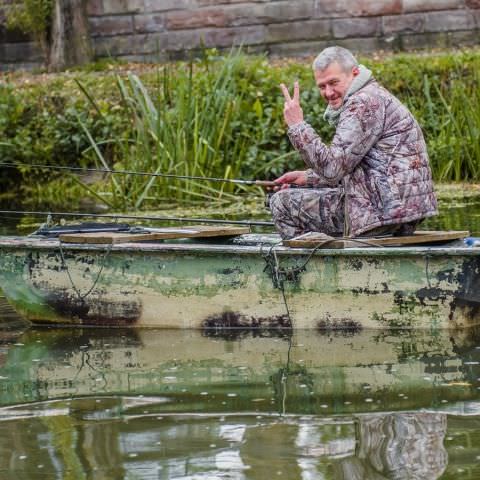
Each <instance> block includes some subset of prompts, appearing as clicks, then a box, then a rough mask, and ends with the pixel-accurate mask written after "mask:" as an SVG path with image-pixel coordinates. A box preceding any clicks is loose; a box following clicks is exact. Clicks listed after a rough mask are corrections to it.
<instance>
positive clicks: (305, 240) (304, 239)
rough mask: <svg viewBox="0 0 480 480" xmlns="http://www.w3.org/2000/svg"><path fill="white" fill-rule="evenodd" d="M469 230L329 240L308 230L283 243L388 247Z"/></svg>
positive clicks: (450, 236)
mask: <svg viewBox="0 0 480 480" xmlns="http://www.w3.org/2000/svg"><path fill="white" fill-rule="evenodd" d="M469 234H470V232H468V231H453V230H452V231H429V230H419V231H417V232H415V233H414V234H413V235H408V236H404V237H371V238H368V237H357V238H355V239H353V238H352V239H344V238H342V239H332V240H329V239H328V237H326V236H325V235H324V234H322V233H319V232H308V233H304V234H303V235H299V236H298V237H295V238H292V239H290V240H284V241H283V244H284V245H286V246H288V247H294V248H316V247H318V248H351V247H369V246H370V247H377V246H381V247H386V246H391V247H393V246H395V247H397V246H403V245H420V244H429V243H435V244H438V243H444V242H451V241H453V240H459V239H462V238H465V237H468V236H469Z"/></svg>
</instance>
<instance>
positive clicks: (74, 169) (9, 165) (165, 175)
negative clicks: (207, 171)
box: [0, 163, 278, 187]
mask: <svg viewBox="0 0 480 480" xmlns="http://www.w3.org/2000/svg"><path fill="white" fill-rule="evenodd" d="M0 167H6V168H17V167H30V168H43V169H46V170H67V171H71V172H81V173H109V174H114V175H115V174H120V175H137V176H142V177H162V178H176V179H180V180H205V181H209V182H221V183H234V184H239V185H258V186H264V187H273V186H275V185H278V184H276V183H275V182H273V181H270V180H239V179H233V178H218V177H202V176H196V175H177V174H174V173H152V172H136V171H133V170H112V169H107V168H83V167H69V166H64V165H47V164H42V163H0Z"/></svg>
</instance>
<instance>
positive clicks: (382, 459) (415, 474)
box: [333, 412, 448, 480]
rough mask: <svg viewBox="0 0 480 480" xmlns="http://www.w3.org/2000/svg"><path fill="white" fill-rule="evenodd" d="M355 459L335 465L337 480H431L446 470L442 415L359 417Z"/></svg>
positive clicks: (443, 418) (445, 423)
mask: <svg viewBox="0 0 480 480" xmlns="http://www.w3.org/2000/svg"><path fill="white" fill-rule="evenodd" d="M357 428H358V430H357V435H356V436H357V441H358V443H357V449H356V454H355V456H351V457H347V458H344V459H342V460H341V461H339V462H335V464H334V467H333V468H334V470H335V476H334V478H336V479H339V480H367V479H368V480H385V479H388V480H390V479H394V480H415V479H419V480H420V479H422V480H434V479H437V478H439V477H440V476H441V475H442V474H443V472H444V471H445V469H446V468H447V462H448V457H447V452H446V450H445V448H444V446H443V440H444V437H445V432H446V429H447V417H446V415H445V414H441V413H426V412H425V413H423V412H421V413H392V414H389V415H385V414H379V415H366V416H359V417H358V424H357Z"/></svg>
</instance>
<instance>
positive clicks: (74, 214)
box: [0, 210, 274, 227]
mask: <svg viewBox="0 0 480 480" xmlns="http://www.w3.org/2000/svg"><path fill="white" fill-rule="evenodd" d="M0 214H7V215H8V214H15V215H38V216H48V215H52V216H56V217H92V218H113V219H117V220H119V219H122V218H123V219H129V220H152V221H164V222H189V223H192V222H193V223H221V224H233V225H245V226H259V227H272V226H273V225H274V224H273V222H263V221H247V220H220V219H214V218H187V217H185V218H180V217H162V216H158V215H128V214H125V215H122V214H117V213H115V214H113V213H112V214H108V213H80V212H45V211H35V210H33V211H32V210H30V211H28V210H0Z"/></svg>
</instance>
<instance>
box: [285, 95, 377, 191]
mask: <svg viewBox="0 0 480 480" xmlns="http://www.w3.org/2000/svg"><path fill="white" fill-rule="evenodd" d="M384 118H385V108H384V105H383V103H382V102H380V101H379V100H378V99H375V98H373V97H370V96H367V95H361V94H359V95H356V96H354V97H353V98H350V99H349V100H348V101H347V104H346V105H345V109H344V111H343V112H342V113H341V115H340V119H339V122H338V125H337V130H336V132H335V136H334V137H333V140H332V143H331V144H330V145H325V144H324V143H323V142H322V140H321V139H320V137H319V135H318V134H317V133H316V132H315V130H314V129H313V128H312V127H311V126H310V125H309V124H308V123H307V122H301V123H298V124H296V125H294V126H292V127H290V128H289V129H288V132H287V133H288V136H289V138H290V141H291V143H292V145H293V147H294V148H295V149H296V150H298V151H299V152H300V154H301V156H302V158H303V160H304V161H305V164H306V165H307V166H308V167H310V168H311V169H312V170H313V171H314V172H315V173H316V174H317V175H318V177H319V178H318V183H319V184H326V185H330V186H336V185H338V183H339V182H340V181H341V180H342V178H343V177H344V176H345V175H348V174H349V173H351V172H352V171H353V170H354V168H355V167H356V166H357V165H358V163H359V162H360V161H361V160H362V159H363V157H364V156H365V155H366V153H367V152H368V151H369V150H370V149H371V148H372V146H373V145H374V144H375V143H376V142H377V141H378V139H379V138H380V137H381V135H382V132H383V129H384Z"/></svg>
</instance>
